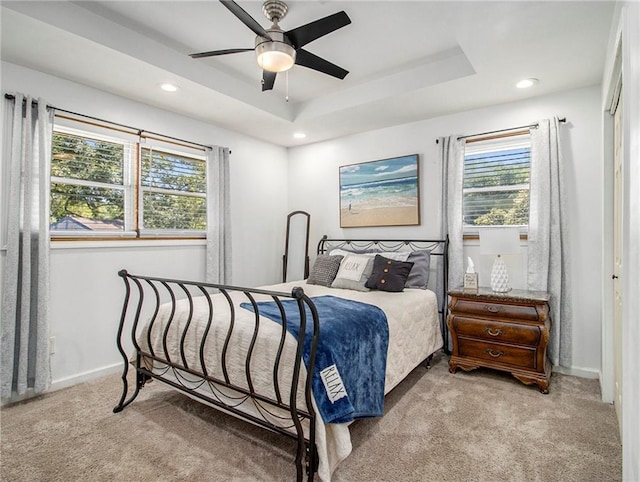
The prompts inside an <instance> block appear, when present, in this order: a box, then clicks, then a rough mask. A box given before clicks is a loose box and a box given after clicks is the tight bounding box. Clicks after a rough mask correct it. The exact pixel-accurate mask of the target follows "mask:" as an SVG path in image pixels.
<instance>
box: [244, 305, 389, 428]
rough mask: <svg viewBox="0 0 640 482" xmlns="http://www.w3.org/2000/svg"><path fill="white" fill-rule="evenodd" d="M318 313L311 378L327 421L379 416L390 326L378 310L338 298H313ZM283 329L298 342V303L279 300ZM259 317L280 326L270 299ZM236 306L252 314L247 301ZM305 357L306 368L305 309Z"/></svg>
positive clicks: (307, 336)
mask: <svg viewBox="0 0 640 482" xmlns="http://www.w3.org/2000/svg"><path fill="white" fill-rule="evenodd" d="M311 300H312V301H313V303H314V305H315V306H316V308H317V310H318V319H319V321H320V337H319V339H318V348H317V352H316V361H315V367H314V373H313V378H312V388H313V394H314V396H315V400H316V405H317V406H318V410H319V411H320V415H321V416H322V420H323V421H324V422H325V423H345V422H350V421H351V420H354V419H356V418H363V417H379V416H381V415H382V413H383V410H384V379H385V371H386V367H387V348H388V345H389V326H388V325H387V317H386V315H385V314H384V312H383V311H382V310H381V309H380V308H378V307H377V306H373V305H369V304H367V303H361V302H359V301H352V300H346V299H344V298H338V297H336V296H330V295H326V296H318V297H314V298H311ZM282 304H283V306H284V309H285V314H286V319H287V331H288V332H289V333H291V334H292V335H293V336H295V337H296V339H297V338H298V334H299V333H300V310H299V309H298V304H297V301H296V300H283V301H282ZM257 305H258V311H259V313H260V315H261V316H266V317H267V318H269V319H271V320H273V321H276V322H278V323H279V324H282V317H281V315H280V310H279V309H278V306H277V305H276V303H275V302H273V301H264V302H259V303H257ZM240 306H242V307H243V308H246V309H248V310H250V311H253V306H252V305H251V304H250V303H242V304H241V305H240ZM305 308H306V316H307V325H306V330H305V343H304V355H303V359H304V362H305V365H307V366H308V361H309V352H310V349H311V339H312V337H313V318H312V316H311V312H310V310H309V308H308V307H306V305H305Z"/></svg>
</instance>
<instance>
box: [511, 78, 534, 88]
mask: <svg viewBox="0 0 640 482" xmlns="http://www.w3.org/2000/svg"><path fill="white" fill-rule="evenodd" d="M537 83H538V79H534V78H531V79H524V80H521V81H520V82H518V83H517V84H516V87H517V88H518V89H526V88H528V87H531V86H533V85H535V84H537Z"/></svg>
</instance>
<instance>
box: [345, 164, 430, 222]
mask: <svg viewBox="0 0 640 482" xmlns="http://www.w3.org/2000/svg"><path fill="white" fill-rule="evenodd" d="M418 180H419V177H418V155H417V154H412V155H408V156H402V157H394V158H391V159H381V160H379V161H370V162H363V163H360V164H350V165H347V166H341V167H340V227H341V228H355V227H371V226H413V225H418V224H420V196H419V189H418V186H419V182H418Z"/></svg>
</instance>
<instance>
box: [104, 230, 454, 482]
mask: <svg viewBox="0 0 640 482" xmlns="http://www.w3.org/2000/svg"><path fill="white" fill-rule="evenodd" d="M335 248H342V249H350V250H354V251H361V250H362V251H366V250H372V249H374V250H379V251H400V250H411V251H413V250H417V249H430V250H431V255H432V256H435V257H440V260H441V263H439V264H438V267H437V272H438V275H439V276H438V277H437V282H436V285H437V291H436V290H434V291H436V293H437V294H438V295H439V296H438V307H439V314H440V324H441V330H442V334H443V338H444V347H445V351H446V350H447V347H448V337H447V330H446V325H445V320H446V309H447V308H446V305H447V303H446V292H447V287H446V280H447V249H448V240H446V239H445V240H409V241H397V240H375V241H372V240H347V239H329V238H328V237H327V236H326V235H325V236H323V238H322V239H321V240H320V242H319V243H318V248H317V253H318V254H323V253H327V252H329V251H330V250H332V249H335ZM118 275H119V276H120V277H121V278H122V280H123V282H124V285H125V297H124V302H123V307H122V313H121V317H120V324H119V326H118V332H117V347H118V350H119V352H120V354H121V355H122V358H123V363H124V367H123V372H122V383H123V391H122V395H121V397H120V400H119V402H118V404H117V405H116V407H115V408H114V409H113V411H114V413H118V412H121V411H122V410H123V409H124V408H125V407H127V406H128V405H129V404H130V403H132V402H133V401H134V400H135V398H136V397H137V396H138V394H139V393H140V390H141V389H142V388H143V387H144V385H145V383H146V382H147V381H149V380H151V379H156V380H159V381H161V382H162V383H165V384H167V385H170V386H172V387H173V388H175V389H177V390H180V391H182V392H185V393H187V394H188V395H189V396H191V397H193V398H196V399H197V400H199V401H201V402H204V403H206V404H208V405H210V406H213V407H215V408H218V409H221V410H222V411H225V412H227V413H230V414H232V415H234V416H236V417H238V418H241V419H243V420H246V421H249V422H251V423H254V424H256V425H259V426H261V427H264V428H266V429H268V430H272V431H274V432H277V433H280V434H283V435H286V436H288V437H291V438H293V439H295V440H296V442H297V445H296V454H295V465H296V480H297V481H302V480H303V479H304V477H305V474H306V478H307V480H308V481H313V479H314V476H315V473H316V471H317V468H318V453H317V449H316V443H315V440H316V438H315V437H316V428H315V427H316V425H315V424H316V414H315V410H314V409H313V405H312V397H313V394H312V391H311V381H312V374H313V366H314V363H315V355H316V347H317V344H318V337H319V320H318V312H317V310H316V307H315V305H314V303H313V300H312V299H311V298H309V297H308V296H307V295H306V294H305V293H304V291H303V289H302V288H300V287H295V288H293V290H292V291H291V292H290V293H288V292H278V291H272V290H265V289H259V288H244V287H238V286H227V285H221V284H214V283H199V282H193V281H185V280H176V279H168V278H159V277H151V276H138V275H133V274H130V273H128V272H127V271H126V270H121V271H120V272H118ZM232 293H236V294H240V295H242V296H243V297H244V299H246V301H247V302H249V303H250V304H251V305H252V306H253V311H254V313H255V316H254V317H253V319H254V321H253V334H252V338H251V341H250V344H249V348H248V351H247V355H246V358H245V359H244V379H243V380H234V379H232V378H231V377H230V375H229V371H228V369H227V354H228V351H229V343H230V340H231V337H232V333H233V330H234V320H235V307H234V303H233V301H232V298H231V294H232ZM214 294H222V295H223V296H222V297H217V298H215V300H214V298H213V295H214ZM256 295H266V296H268V297H270V298H271V299H273V301H275V303H276V304H277V306H278V307H279V309H280V313H281V316H282V329H281V333H280V342H279V347H278V351H277V355H276V357H275V363H274V366H273V371H272V387H273V393H275V397H273V396H266V395H265V394H263V393H259V392H258V391H257V390H256V389H255V387H254V384H253V376H252V372H251V360H252V354H253V349H254V347H255V344H256V340H257V337H258V333H259V329H260V322H261V317H260V313H259V309H258V305H257V303H256V300H255V296H256ZM440 295H442V296H440ZM196 296H204V297H205V300H206V303H207V305H208V320H207V325H206V328H205V331H204V334H203V337H202V340H201V342H200V346H199V363H196V364H195V365H194V364H193V363H192V364H189V363H188V361H187V358H186V356H185V351H184V344H185V338H186V334H187V330H188V328H189V325H190V324H191V321H192V317H193V312H194V297H196ZM236 296H237V295H236ZM220 299H222V301H220ZM287 299H289V300H295V302H296V304H297V306H298V311H299V314H300V336H299V337H298V339H297V340H296V347H295V353H296V355H295V360H294V366H293V367H292V371H291V377H290V379H289V377H287V379H286V380H282V379H280V378H281V377H279V376H278V373H279V372H280V366H281V355H282V352H283V347H284V343H285V338H286V336H288V335H287V329H286V324H287V320H286V315H285V310H284V308H283V305H282V301H283V300H287ZM179 300H186V303H187V304H188V307H189V313H188V318H187V321H186V323H185V326H184V327H183V330H182V332H181V336H180V347H179V353H180V357H179V358H178V359H175V358H176V357H175V356H174V358H172V357H171V356H170V355H169V350H168V347H167V333H168V332H169V328H170V326H171V323H172V322H173V320H174V315H175V311H176V305H177V303H178V301H179ZM167 302H168V303H170V305H169V306H170V307H171V310H170V314H169V319H168V320H167V324H166V326H165V328H164V331H163V338H162V350H161V351H160V352H158V351H157V350H156V351H155V352H154V350H153V348H152V344H151V340H150V333H151V327H152V326H153V324H154V323H155V322H156V319H157V317H158V313H159V309H160V305H161V304H163V303H167ZM214 303H227V304H228V308H229V312H230V316H231V319H230V322H229V327H228V331H227V332H226V338H225V340H224V345H223V349H222V351H221V353H220V357H219V359H216V361H217V362H219V364H220V367H221V371H222V376H214V375H213V374H212V373H211V372H210V371H209V370H208V369H207V366H206V363H205V343H206V341H207V335H208V334H209V332H210V330H211V327H212V326H213V325H214V324H215V323H216V319H214V316H213V313H214ZM306 308H308V309H309V313H311V317H310V318H309V317H308V316H307V310H306ZM145 320H149V324H150V328H149V329H148V331H147V346H149V347H150V348H149V350H145V349H143V348H142V347H141V345H140V343H139V342H138V336H139V335H140V332H141V331H142V330H141V325H142V324H143V323H144V321H145ZM307 323H311V324H312V325H313V337H312V340H311V345H310V346H311V348H310V355H309V359H308V363H307V364H306V376H303V374H302V373H301V366H302V363H304V362H303V350H304V343H305V340H304V333H305V328H306V325H307ZM430 359H431V356H429V358H428V359H427V360H426V361H425V364H426V366H427V367H428V364H429V362H430ZM146 361H153V364H154V367H155V369H154V368H153V367H149V366H148V365H147V364H146ZM131 364H133V370H134V373H135V384H134V386H133V387H130V386H129V381H128V375H129V367H130V365H131ZM158 367H161V368H160V369H158ZM283 387H285V389H284V390H283ZM299 387H304V397H303V400H299V399H298V389H299ZM227 390H233V391H234V392H235V393H236V394H237V396H235V398H234V399H233V401H232V402H231V403H230V402H229V399H228V398H225V397H223V396H222V394H223V393H224V392H225V391H227ZM130 391H132V393H131V394H130V393H129V392H130ZM283 392H284V393H288V394H289V396H288V400H287V399H286V398H287V397H286V396H283V395H282V394H283ZM245 404H251V405H253V408H254V413H257V414H258V415H254V414H251V413H246V409H245V410H243V409H242V407H243V406H245ZM283 411H284V412H283ZM282 413H288V416H287V417H286V418H283V417H282V415H281V414H282ZM274 417H275V418H276V419H279V420H280V422H279V423H275V422H274V421H273V420H274ZM306 422H308V430H307V431H306V433H305V429H304V424H305V423H306Z"/></svg>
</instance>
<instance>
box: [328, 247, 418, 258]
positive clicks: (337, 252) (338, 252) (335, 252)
mask: <svg viewBox="0 0 640 482" xmlns="http://www.w3.org/2000/svg"><path fill="white" fill-rule="evenodd" d="M329 254H330V255H331V256H347V255H351V254H356V253H353V252H352V251H345V250H344V249H340V248H336V249H332V250H331V251H330V252H329ZM357 254H358V256H370V257H371V258H375V257H376V254H379V255H380V256H384V257H385V258H389V259H392V260H394V261H406V260H407V259H408V258H409V255H410V254H411V251H375V252H372V253H357Z"/></svg>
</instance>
